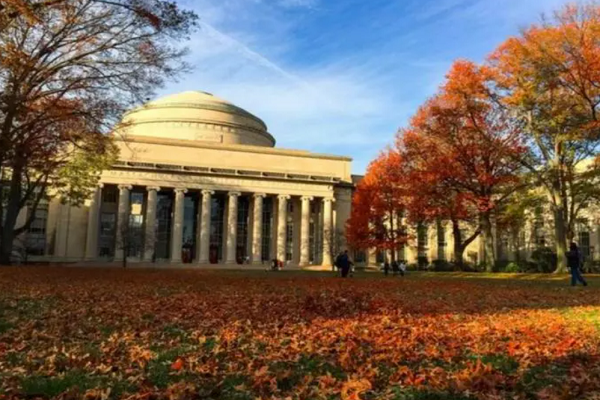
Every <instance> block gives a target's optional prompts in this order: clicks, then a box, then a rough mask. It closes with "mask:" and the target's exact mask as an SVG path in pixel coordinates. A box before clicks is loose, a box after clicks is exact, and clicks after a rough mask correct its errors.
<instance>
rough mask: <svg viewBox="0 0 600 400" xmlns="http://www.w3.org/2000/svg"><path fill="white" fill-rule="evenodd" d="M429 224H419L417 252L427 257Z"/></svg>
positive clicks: (420, 255)
mask: <svg viewBox="0 0 600 400" xmlns="http://www.w3.org/2000/svg"><path fill="white" fill-rule="evenodd" d="M427 246H428V240H427V225H425V224H419V225H418V226H417V252H418V254H419V257H427Z"/></svg>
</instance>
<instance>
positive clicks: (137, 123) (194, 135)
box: [123, 91, 275, 147]
mask: <svg viewBox="0 0 600 400" xmlns="http://www.w3.org/2000/svg"><path fill="white" fill-rule="evenodd" d="M123 122H124V126H125V128H124V130H123V133H124V134H125V136H146V137H156V138H162V139H179V140H193V141H202V142H209V143H222V144H242V145H252V146H265V147H274V146H275V139H274V138H273V136H271V134H269V133H268V132H267V126H266V125H265V123H264V122H263V121H262V120H261V119H260V118H258V117H256V116H254V115H252V114H250V113H249V112H248V111H246V110H244V109H242V108H240V107H237V106H235V105H233V104H231V103H229V102H227V101H225V100H222V99H220V98H218V97H215V96H213V95H212V94H210V93H206V92H199V91H190V92H183V93H179V94H174V95H170V96H166V97H162V98H160V99H157V100H154V101H151V102H149V103H146V104H145V105H143V106H142V107H139V108H137V109H135V110H133V111H131V112H129V113H127V114H126V116H125V118H124V119H123Z"/></svg>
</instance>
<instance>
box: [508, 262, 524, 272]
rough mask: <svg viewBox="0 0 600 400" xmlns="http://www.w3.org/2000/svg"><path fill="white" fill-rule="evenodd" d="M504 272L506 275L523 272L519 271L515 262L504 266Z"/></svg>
mask: <svg viewBox="0 0 600 400" xmlns="http://www.w3.org/2000/svg"><path fill="white" fill-rule="evenodd" d="M504 272H508V273H512V274H514V273H517V272H523V270H522V269H521V266H520V265H519V264H517V263H515V262H510V263H508V265H506V266H505V267H504Z"/></svg>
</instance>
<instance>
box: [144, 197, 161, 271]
mask: <svg viewBox="0 0 600 400" xmlns="http://www.w3.org/2000/svg"><path fill="white" fill-rule="evenodd" d="M146 191H147V192H148V200H147V202H146V221H145V222H146V232H145V233H144V261H146V262H152V261H153V259H154V246H155V245H156V206H157V205H158V192H160V188H159V187H158V186H149V187H147V188H146Z"/></svg>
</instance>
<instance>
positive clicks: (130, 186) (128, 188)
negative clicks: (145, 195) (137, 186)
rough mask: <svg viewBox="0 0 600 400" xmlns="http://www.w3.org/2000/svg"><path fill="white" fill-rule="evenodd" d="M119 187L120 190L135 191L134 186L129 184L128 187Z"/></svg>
mask: <svg viewBox="0 0 600 400" xmlns="http://www.w3.org/2000/svg"><path fill="white" fill-rule="evenodd" d="M117 187H118V188H119V190H125V189H127V190H131V189H133V186H132V185H128V184H127V185H125V184H123V185H118V186H117Z"/></svg>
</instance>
